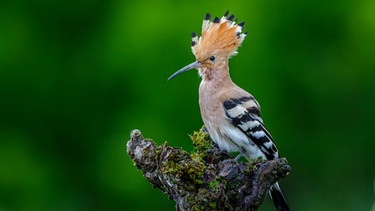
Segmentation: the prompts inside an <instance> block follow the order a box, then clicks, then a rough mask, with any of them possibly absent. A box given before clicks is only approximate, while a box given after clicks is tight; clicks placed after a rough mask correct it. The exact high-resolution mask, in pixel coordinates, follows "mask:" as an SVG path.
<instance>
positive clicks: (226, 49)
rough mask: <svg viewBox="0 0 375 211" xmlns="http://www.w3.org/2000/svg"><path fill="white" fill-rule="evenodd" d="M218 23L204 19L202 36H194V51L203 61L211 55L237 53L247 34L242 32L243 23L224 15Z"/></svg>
mask: <svg viewBox="0 0 375 211" xmlns="http://www.w3.org/2000/svg"><path fill="white" fill-rule="evenodd" d="M215 20H219V22H218V23H216V22H212V21H211V20H203V24H202V32H201V36H200V37H199V38H198V37H196V36H195V37H193V46H192V51H193V54H194V55H195V57H196V58H197V60H199V61H201V60H202V61H203V60H205V59H208V58H209V57H210V56H211V55H215V54H219V53H220V54H224V55H226V56H228V57H230V56H233V55H235V54H237V48H238V47H239V46H240V45H241V43H242V41H243V40H244V38H245V36H246V34H245V33H241V31H242V27H243V24H242V25H238V24H236V22H235V21H232V20H229V19H227V18H226V16H223V17H222V18H221V19H218V18H216V19H215Z"/></svg>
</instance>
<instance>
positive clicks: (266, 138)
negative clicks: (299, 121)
mask: <svg viewBox="0 0 375 211" xmlns="http://www.w3.org/2000/svg"><path fill="white" fill-rule="evenodd" d="M223 105H224V110H225V115H226V117H227V118H228V121H230V122H231V123H232V124H233V125H234V126H235V127H237V128H239V129H240V130H241V131H242V132H243V133H245V134H246V136H247V137H248V138H249V139H250V140H251V141H252V142H253V143H254V144H256V145H257V146H258V147H259V149H260V151H261V152H262V153H263V154H264V156H265V157H266V158H267V160H272V159H274V158H276V157H278V152H277V148H276V146H275V144H274V142H273V139H272V136H271V134H270V133H269V132H268V131H267V128H266V127H265V126H264V124H263V121H262V118H261V117H260V109H259V104H258V102H257V101H256V100H255V99H254V97H242V98H238V99H233V98H232V99H229V100H226V101H224V103H223Z"/></svg>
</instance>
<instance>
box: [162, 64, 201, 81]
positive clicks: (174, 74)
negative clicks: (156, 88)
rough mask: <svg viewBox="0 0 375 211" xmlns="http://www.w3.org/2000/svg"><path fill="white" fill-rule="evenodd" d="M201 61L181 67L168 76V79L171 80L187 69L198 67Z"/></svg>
mask: <svg viewBox="0 0 375 211" xmlns="http://www.w3.org/2000/svg"><path fill="white" fill-rule="evenodd" d="M202 66H203V65H202V63H200V62H198V61H195V62H193V63H191V64H189V65H187V66H185V67H183V68H181V69H180V70H178V71H177V72H175V73H173V75H171V76H170V77H169V78H168V81H169V80H171V79H172V78H174V77H176V76H177V75H180V74H181V73H183V72H186V71H188V70H191V69H194V68H199V67H202Z"/></svg>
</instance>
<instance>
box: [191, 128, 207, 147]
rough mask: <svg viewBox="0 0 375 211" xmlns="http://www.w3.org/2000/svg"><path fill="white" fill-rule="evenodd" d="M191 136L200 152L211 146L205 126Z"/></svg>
mask: <svg viewBox="0 0 375 211" xmlns="http://www.w3.org/2000/svg"><path fill="white" fill-rule="evenodd" d="M190 138H191V140H192V141H193V144H194V147H195V149H196V150H197V151H198V152H204V151H206V150H208V149H210V148H211V141H210V137H209V135H208V133H206V132H204V131H203V127H202V128H201V129H200V130H199V131H198V132H196V131H194V133H193V135H190Z"/></svg>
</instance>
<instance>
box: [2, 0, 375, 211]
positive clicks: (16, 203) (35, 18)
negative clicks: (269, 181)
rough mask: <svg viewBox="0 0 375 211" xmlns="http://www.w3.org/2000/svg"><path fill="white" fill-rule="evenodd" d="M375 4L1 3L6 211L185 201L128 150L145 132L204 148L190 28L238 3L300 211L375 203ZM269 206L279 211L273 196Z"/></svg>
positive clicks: (237, 74)
mask: <svg viewBox="0 0 375 211" xmlns="http://www.w3.org/2000/svg"><path fill="white" fill-rule="evenodd" d="M374 8H375V1H373V0H359V1H324V0H318V1H312V0H309V1H292V0H286V1H278V0H267V1H259V0H252V1H245V0H242V1H235V2H222V1H219V2H217V1H212V0H208V1H197V0H191V1H168V0H163V1H155V2H153V1H141V0H140V1H99V0H91V1H83V0H75V1H72V0H64V1H62V0H58V1H43V0H35V1H22V0H21V1H9V0H5V1H2V2H1V3H0V210H151V209H152V210H174V209H175V204H174V202H173V201H169V200H168V199H167V196H166V195H163V194H162V193H161V192H160V191H159V190H156V189H153V188H152V187H151V185H150V184H149V183H148V182H147V181H146V180H145V179H144V178H143V176H142V174H141V172H140V171H138V170H137V169H136V168H135V167H134V166H133V164H132V162H131V161H130V158H129V157H128V156H127V155H126V142H127V140H128V139H129V133H130V131H131V130H132V129H135V128H138V129H140V130H141V131H142V133H143V134H144V136H145V137H150V138H153V139H154V141H156V142H157V143H159V144H161V143H163V142H164V141H165V140H167V141H168V142H169V145H172V146H179V147H182V148H183V149H185V150H187V151H191V150H192V149H193V147H192V144H191V141H190V139H189V137H188V135H187V134H191V133H192V132H193V131H194V130H198V129H199V128H200V127H201V126H202V124H203V123H202V121H201V118H200V113H199V107H198V86H199V83H200V79H199V78H198V76H197V74H196V71H192V72H189V73H185V74H183V75H181V76H179V77H177V78H176V79H173V80H172V81H169V82H167V80H166V79H167V78H168V77H169V76H170V75H171V74H172V73H174V72H175V71H176V70H178V69H179V68H181V67H183V66H185V65H187V64H189V63H191V62H193V61H194V57H193V55H192V53H191V50H190V43H191V40H190V39H191V38H190V33H191V32H192V31H195V32H198V34H199V32H200V29H201V21H202V19H203V17H204V15H205V14H206V12H210V13H211V14H212V15H213V16H219V17H221V16H222V15H223V14H224V12H225V11H226V10H227V9H229V10H230V12H231V13H234V14H235V15H236V16H237V17H239V18H240V19H239V20H240V21H246V25H245V31H246V30H248V31H249V34H248V36H247V37H246V39H245V41H244V43H243V45H242V47H241V48H240V49H239V55H238V56H236V57H234V58H232V60H231V62H230V69H231V76H232V79H233V80H234V81H235V82H236V83H237V84H238V85H240V86H241V87H243V88H244V89H246V90H248V91H250V92H251V93H252V94H253V95H254V96H255V97H256V98H257V99H258V101H259V102H260V104H261V105H262V112H263V119H264V121H265V124H266V125H267V127H268V129H269V131H270V132H271V133H272V135H273V137H274V138H275V141H276V142H277V145H278V148H279V151H280V154H281V156H282V157H287V159H288V160H289V162H290V164H291V166H292V168H293V170H292V172H291V174H290V176H289V177H287V178H286V179H284V180H281V181H280V184H281V186H282V188H283V191H284V193H285V195H286V197H287V199H288V201H289V204H290V206H291V208H292V210H307V211H309V210H311V211H313V210H320V211H324V210H327V211H328V210H370V207H371V206H372V203H373V201H374V193H373V181H374V177H375V168H374V167H375V164H374V163H375V162H374V161H375V153H374V149H375V141H374V138H373V134H372V132H374V131H375V130H374V129H375V127H374V120H375V72H374V71H375V9H374ZM261 210H263V211H264V210H274V208H273V205H272V204H271V202H270V200H269V199H267V201H266V202H265V203H264V205H263V206H262V209H261Z"/></svg>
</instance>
